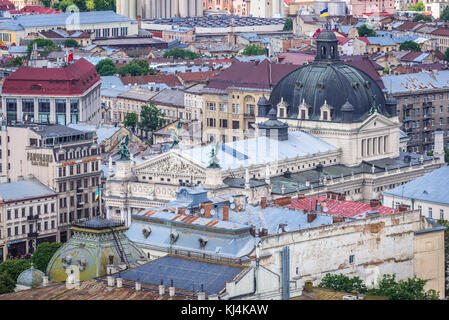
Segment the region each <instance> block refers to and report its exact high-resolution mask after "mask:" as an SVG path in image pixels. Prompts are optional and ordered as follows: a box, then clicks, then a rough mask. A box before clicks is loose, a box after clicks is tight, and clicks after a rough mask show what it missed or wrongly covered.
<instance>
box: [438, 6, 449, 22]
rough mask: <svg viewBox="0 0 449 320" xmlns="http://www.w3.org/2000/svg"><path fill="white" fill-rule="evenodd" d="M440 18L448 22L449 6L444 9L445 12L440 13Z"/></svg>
mask: <svg viewBox="0 0 449 320" xmlns="http://www.w3.org/2000/svg"><path fill="white" fill-rule="evenodd" d="M440 19H441V20H444V21H446V22H448V21H449V6H448V7H446V8H444V9H443V12H442V13H441V15H440Z"/></svg>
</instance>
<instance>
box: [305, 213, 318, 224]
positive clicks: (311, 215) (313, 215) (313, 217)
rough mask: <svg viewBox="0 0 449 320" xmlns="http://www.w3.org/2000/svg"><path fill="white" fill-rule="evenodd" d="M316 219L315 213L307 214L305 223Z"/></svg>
mask: <svg viewBox="0 0 449 320" xmlns="http://www.w3.org/2000/svg"><path fill="white" fill-rule="evenodd" d="M315 219H316V213H309V214H307V222H308V223H312V222H313V221H314V220H315Z"/></svg>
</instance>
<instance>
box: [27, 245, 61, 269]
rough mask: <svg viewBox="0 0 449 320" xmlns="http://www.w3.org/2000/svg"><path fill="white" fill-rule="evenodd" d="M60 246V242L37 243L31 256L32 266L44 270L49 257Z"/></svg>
mask: <svg viewBox="0 0 449 320" xmlns="http://www.w3.org/2000/svg"><path fill="white" fill-rule="evenodd" d="M61 246H62V243H60V242H43V243H41V244H39V245H38V246H37V248H36V251H34V253H33V255H32V256H31V262H33V264H34V267H35V268H36V269H39V270H41V271H42V272H45V271H46V270H47V266H48V263H49V262H50V260H51V258H52V257H53V255H54V254H55V253H56V251H57V250H58V249H59V248H60V247H61Z"/></svg>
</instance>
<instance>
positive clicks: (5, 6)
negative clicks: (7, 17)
mask: <svg viewBox="0 0 449 320" xmlns="http://www.w3.org/2000/svg"><path fill="white" fill-rule="evenodd" d="M14 8H15V6H14V3H12V2H11V1H8V0H1V1H0V11H8V10H14Z"/></svg>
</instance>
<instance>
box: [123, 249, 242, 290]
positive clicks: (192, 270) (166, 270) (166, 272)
mask: <svg viewBox="0 0 449 320" xmlns="http://www.w3.org/2000/svg"><path fill="white" fill-rule="evenodd" d="M244 269H245V268H243V267H238V266H234V265H226V264H219V263H212V262H204V261H197V260H192V259H185V258H181V257H173V256H165V257H162V258H159V259H157V260H153V261H151V262H149V263H146V264H144V265H142V266H139V267H137V268H134V269H131V270H129V271H126V272H124V273H122V274H121V277H122V278H123V279H124V280H129V281H134V282H135V281H137V280H140V281H141V282H142V283H145V284H151V285H159V284H161V280H162V281H163V283H164V285H165V286H170V285H171V281H172V280H173V286H174V287H175V288H176V289H180V290H185V291H193V292H198V291H200V289H201V285H203V292H205V293H206V294H217V293H219V292H220V291H221V290H223V289H224V288H225V287H226V282H227V281H232V280H233V279H234V278H235V277H236V276H237V275H239V274H240V273H241V272H242V271H243V270H244ZM116 277H118V275H117V276H116Z"/></svg>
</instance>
